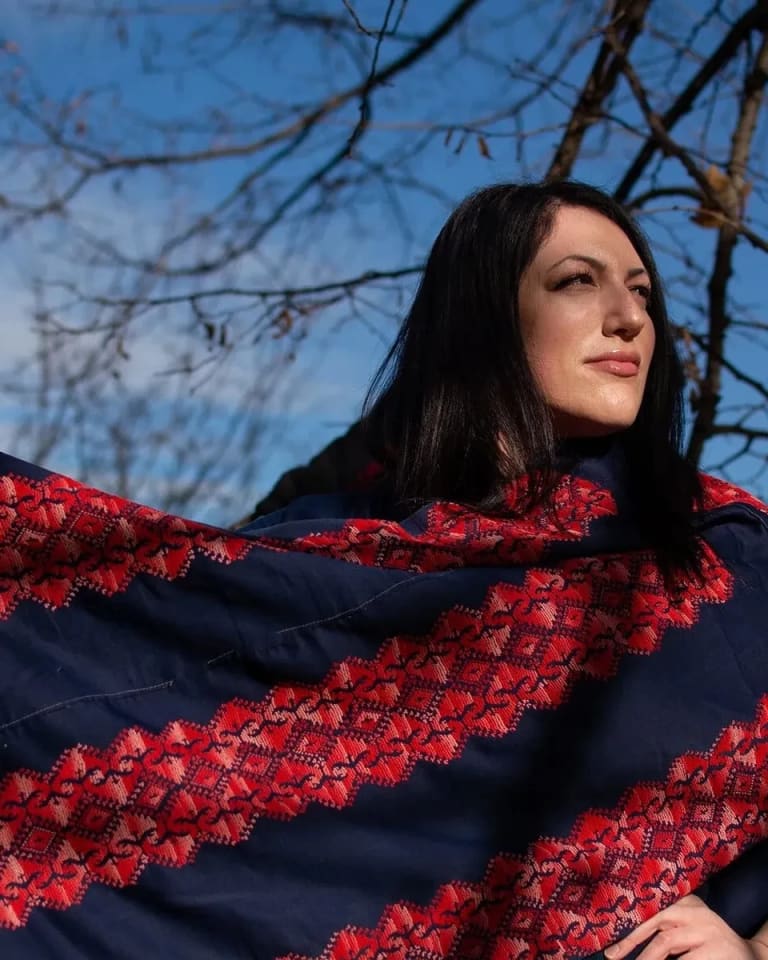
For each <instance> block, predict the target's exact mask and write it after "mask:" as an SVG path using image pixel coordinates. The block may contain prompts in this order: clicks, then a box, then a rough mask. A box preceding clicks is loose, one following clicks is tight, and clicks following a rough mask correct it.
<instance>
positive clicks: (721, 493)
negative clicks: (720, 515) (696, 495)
mask: <svg viewBox="0 0 768 960" xmlns="http://www.w3.org/2000/svg"><path fill="white" fill-rule="evenodd" d="M701 485H702V502H701V506H702V509H703V510H716V509H717V507H725V506H729V505H730V504H732V503H744V504H746V505H747V506H750V507H754V508H755V509H756V510H759V511H760V512H761V513H768V506H766V505H765V504H764V503H763V502H762V501H761V500H758V499H757V497H753V496H752V494H751V493H747V491H746V490H742V489H741V488H740V487H736V486H734V485H733V484H732V483H728V482H727V481H725V480H719V479H718V478H717V477H710V476H709V475H708V474H702V475H701Z"/></svg>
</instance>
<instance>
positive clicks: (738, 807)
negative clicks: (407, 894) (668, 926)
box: [283, 699, 768, 960]
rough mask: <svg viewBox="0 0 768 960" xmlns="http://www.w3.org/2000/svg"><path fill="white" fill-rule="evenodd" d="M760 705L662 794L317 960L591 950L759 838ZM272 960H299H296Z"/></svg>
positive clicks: (352, 931) (590, 820)
mask: <svg viewBox="0 0 768 960" xmlns="http://www.w3.org/2000/svg"><path fill="white" fill-rule="evenodd" d="M767 768H768V699H763V700H762V701H761V702H760V704H759V708H758V712H757V717H756V719H755V721H754V723H752V724H739V723H734V724H732V725H730V726H729V727H727V728H726V730H725V731H724V732H723V734H722V735H721V736H720V737H719V739H718V740H717V742H716V743H715V745H714V747H713V748H712V750H711V751H710V752H709V753H708V754H685V755H683V756H682V757H679V758H678V759H677V760H675V762H674V763H673V764H672V767H671V769H670V772H669V775H668V777H667V780H666V782H658V783H643V784H639V785H638V786H635V787H632V788H631V789H630V790H629V791H628V792H627V793H626V795H625V796H624V798H623V799H622V800H621V802H620V803H619V804H618V805H617V806H616V807H615V808H614V809H613V810H608V811H601V810H592V811H589V812H588V813H586V814H584V815H583V816H582V817H580V818H579V820H578V821H577V822H576V825H575V826H574V828H573V830H572V831H571V833H570V835H569V836H567V837H565V838H558V839H549V838H547V839H541V840H537V841H536V842H535V843H533V844H531V846H530V847H529V848H528V850H527V852H526V853H525V854H524V855H523V856H512V855H506V854H504V855H500V856H498V857H496V858H494V859H493V860H492V861H491V862H490V864H489V866H488V869H487V871H486V875H485V878H484V880H483V881H482V882H481V883H478V884H472V883H462V882H458V881H457V882H453V883H446V884H445V885H444V886H442V887H440V889H439V890H438V891H437V894H436V895H435V897H434V899H433V900H432V902H431V903H430V904H429V906H427V907H420V906H417V905H415V904H411V903H397V904H394V905H393V906H390V907H388V908H387V909H386V911H385V912H384V914H383V916H382V917H381V920H380V921H379V923H378V925H377V926H376V927H375V928H374V929H369V930H366V929H361V928H359V927H348V928H346V929H344V930H342V931H340V932H339V933H337V934H336V935H335V936H334V937H333V939H332V940H331V941H330V943H329V944H328V946H327V948H326V949H325V950H324V951H323V953H322V954H321V955H320V958H321V960H349V958H351V957H354V958H355V960H374V958H379V957H384V956H386V957H387V960H400V958H405V957H424V958H427V957H428V958H430V960H465V958H469V957H471V958H472V960H501V958H505V960H506V958H512V957H519V958H522V957H525V958H526V960H543V958H545V957H546V958H547V960H565V958H566V957H574V956H577V957H578V956H585V955H588V954H591V953H595V952H597V951H599V950H603V949H604V948H605V947H606V946H608V944H610V943H612V942H614V941H615V940H617V939H619V937H620V936H622V935H623V934H625V933H626V932H627V931H628V929H629V928H630V927H633V926H636V925H637V924H638V923H640V922H642V921H643V920H646V919H647V918H648V917H651V916H653V915H654V914H656V913H657V912H658V911H659V910H661V909H663V908H664V907H665V906H668V905H669V904H670V903H673V902H674V901H676V900H678V899H679V898H680V897H682V896H685V895H686V894H688V893H690V892H691V891H692V890H695V889H696V887H698V886H699V885H700V884H701V883H702V882H703V881H704V879H705V878H706V877H707V876H708V875H709V874H710V873H713V872H714V871H716V870H718V869H721V868H722V867H724V866H727V865H728V864H729V863H731V862H732V861H733V860H735V859H736V857H737V856H738V855H739V854H740V853H741V852H742V851H743V850H744V849H746V848H747V847H748V846H751V845H752V844H753V843H755V842H756V841H758V840H762V839H764V838H765V837H766V835H768V814H766V801H768V783H766V775H765V771H766V769H767ZM283 960H304V958H300V957H299V956H298V955H297V954H291V955H290V958H288V957H286V958H283Z"/></svg>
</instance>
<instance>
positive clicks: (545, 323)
mask: <svg viewBox="0 0 768 960" xmlns="http://www.w3.org/2000/svg"><path fill="white" fill-rule="evenodd" d="M649 284H650V278H649V277H648V273H647V272H646V270H645V268H644V267H643V264H642V261H641V260H640V257H639V256H638V254H637V251H636V250H635V248H634V247H633V246H632V243H631V242H630V240H629V238H628V237H627V235H626V234H625V233H624V231H623V230H622V229H621V228H620V227H619V226H618V225H617V224H615V223H614V222H613V221H612V220H608V219H607V218H606V217H604V216H602V214H600V213H597V211H595V210H590V209H588V208H587V207H568V206H561V207H560V208H559V209H558V211H557V214H556V216H555V220H554V225H553V229H552V231H551V233H550V234H549V236H548V237H547V239H546V240H545V241H544V243H543V244H542V245H541V246H540V247H539V250H538V252H537V254H536V256H535V257H534V259H533V262H532V263H531V265H530V266H529V267H528V269H527V270H526V271H525V273H524V274H523V277H522V280H521V283H520V294H519V296H520V302H519V309H520V321H521V327H522V334H523V340H524V343H525V348H526V353H527V356H528V362H529V363H530V366H531V370H532V371H533V374H534V376H535V378H536V380H537V382H538V384H539V387H540V389H541V390H542V392H543V394H544V397H545V399H546V401H547V403H548V404H549V407H550V409H551V410H552V413H553V417H554V425H555V430H556V432H557V434H558V435H559V436H561V437H590V436H601V435H604V434H608V433H613V432H615V431H618V430H623V429H625V428H626V427H629V426H631V425H632V424H633V423H634V421H635V418H636V417H637V414H638V411H639V410H640V404H641V402H642V399H643V391H644V389H645V382H646V379H647V377H648V368H649V366H650V363H651V357H652V356H653V348H654V343H655V333H654V329H653V322H652V321H651V318H650V316H649V315H648V310H647V307H648V295H649V291H650V287H649Z"/></svg>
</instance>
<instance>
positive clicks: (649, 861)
mask: <svg viewBox="0 0 768 960" xmlns="http://www.w3.org/2000/svg"><path fill="white" fill-rule="evenodd" d="M681 387H682V377H681V374H680V369H679V365H678V362H677V360H676V357H675V353H674V347H673V342H672V337H671V332H670V328H669V324H668V321H667V318H666V314H665V310H664V304H663V298H662V294H661V289H660V282H659V279H658V276H657V272H656V269H655V266H654V264H653V260H652V258H651V255H650V253H649V251H648V248H647V245H646V243H645V241H644V240H643V238H642V236H641V235H640V233H639V231H638V230H637V228H636V227H635V226H634V224H633V223H632V222H631V221H630V220H629V219H628V218H627V217H626V215H625V214H624V213H623V212H622V210H621V209H620V208H619V207H617V206H616V205H615V204H614V203H613V202H612V201H611V200H610V199H608V198H607V197H606V196H605V195H604V194H602V193H600V192H599V191H596V190H593V189H592V188H589V187H585V186H583V185H578V184H573V183H559V184H547V185H538V186H537V185H532V186H523V187H517V186H504V185H502V186H497V187H492V188H489V189H488V190H484V191H481V192H480V193H478V194H476V195H474V196H473V197H470V198H469V199H468V200H467V201H466V202H465V203H464V204H462V206H461V207H459V209H458V210H457V211H456V212H455V213H454V214H453V215H452V217H451V218H450V219H449V221H448V223H447V224H446V226H445V227H444V228H443V230H442V232H441V234H440V236H439V237H438V239H437V241H436V244H435V247H434V248H433V251H432V253H431V255H430V258H429V262H428V264H427V268H426V270H425V274H424V278H423V281H422V284H421V286H420V288H419V291H418V293H417V296H416V299H415V301H414V305H413V307H412V310H411V312H410V314H409V316H408V318H407V319H406V321H405V324H404V326H403V329H402V331H401V333H400V335H399V337H398V340H397V342H396V344H395V347H394V348H393V351H392V353H391V355H390V357H389V359H388V362H387V363H386V364H385V366H384V368H383V371H382V373H381V375H380V377H379V378H378V380H377V387H376V389H375V390H374V392H373V393H372V395H371V399H370V401H369V405H368V416H367V428H368V430H369V434H370V438H371V443H372V446H373V448H374V450H375V452H376V454H377V457H378V459H379V461H380V462H381V464H382V466H383V468H384V472H383V475H382V476H381V478H380V479H379V481H378V485H377V487H376V489H375V491H372V492H370V493H368V494H357V495H350V496H343V495H331V496H315V497H309V498H304V499H303V500H300V501H297V502H295V503H294V504H292V505H290V506H289V507H287V508H285V509H284V510H283V511H281V512H280V513H279V514H278V515H274V514H273V515H272V516H270V517H268V518H266V519H264V520H261V521H259V522H258V523H256V524H254V525H252V527H251V528H248V530H247V531H246V533H247V534H248V536H249V537H250V539H244V538H243V537H237V536H232V535H225V534H223V532H221V531H214V530H211V529H210V528H204V527H200V526H198V525H194V524H190V523H189V522H187V521H182V520H180V519H178V518H167V517H162V516H159V515H157V514H154V513H153V512H151V511H146V510H145V509H144V508H138V507H136V506H135V505H131V504H126V503H124V502H120V501H117V500H116V499H115V498H110V497H108V496H107V495H105V494H101V493H99V492H98V491H91V490H87V489H84V488H81V487H79V486H78V485H77V484H74V483H73V482H72V481H68V480H66V479H65V478H60V477H52V476H51V475H47V474H44V473H41V472H40V471H37V470H36V468H31V467H29V466H28V465H23V464H19V463H17V462H11V461H10V460H9V459H8V458H6V459H5V461H4V462H3V463H0V466H1V467H2V468H3V472H4V473H6V474H7V475H6V477H5V478H4V479H3V481H2V483H0V498H1V499H2V502H0V523H2V529H3V531H4V541H3V551H2V552H0V585H3V590H0V625H2V628H3V631H4V632H3V638H2V643H0V677H5V678H7V679H6V680H2V681H0V683H3V684H4V686H3V688H2V689H0V710H2V711H3V713H2V716H0V729H2V732H3V737H4V739H3V750H4V754H3V762H4V767H5V769H6V770H7V771H9V772H8V773H7V774H6V776H5V777H4V778H3V780H2V782H0V850H2V851H3V853H4V856H5V857H6V859H5V860H0V924H2V926H4V927H5V928H6V929H5V930H4V931H2V932H0V947H2V951H3V953H2V955H3V957H7V958H11V960H14V958H17V957H27V956H35V957H47V956H51V957H54V956H55V957H56V958H57V960H62V958H67V957H73V958H74V957H79V956H83V955H86V956H98V955H110V956H114V957H121V958H123V957H124V958H126V960H127V958H135V957H139V956H142V955H145V956H153V955H154V956H157V955H159V953H160V951H161V950H162V951H163V952H165V953H168V954H169V955H176V956H184V957H185V958H187V960H189V958H196V957H203V956H211V955H216V956H226V957H246V956H259V957H275V956H291V957H294V958H295V957H298V956H319V955H321V956H323V957H324V958H327V960H337V958H342V957H345V958H346V957H352V956H354V957H371V958H373V957H377V958H378V957H383V956H387V957H392V958H394V957H414V958H415V957H419V958H429V960H432V958H439V957H452V958H456V960H470V958H481V957H482V958H486V957H487V958H502V957H531V958H544V957H548V958H550V957H551V958H555V957H556V958H562V960H567V958H577V957H585V956H588V955H590V954H599V953H600V952H601V951H603V950H605V951H606V953H607V954H608V955H610V957H611V960H614V958H621V960H623V958H624V957H626V956H628V955H629V952H630V951H631V950H634V949H635V948H637V947H638V946H642V945H643V944H644V943H645V941H647V940H649V938H650V943H648V945H647V946H645V947H643V952H642V954H641V956H642V957H643V960H660V958H662V957H666V956H670V955H687V956H690V957H692V958H694V960H705V958H706V957H717V958H718V960H736V958H747V957H761V956H766V955H768V931H766V929H765V928H762V929H761V926H760V925H761V923H762V922H763V921H764V920H765V913H766V908H765V894H764V890H763V888H764V883H763V884H762V885H761V883H760V878H761V877H764V875H765V870H766V868H767V867H768V864H766V860H767V859H768V858H767V857H766V852H765V847H766V845H765V844H764V843H762V842H761V841H762V840H763V839H764V838H765V836H766V833H768V824H766V815H765V806H766V804H765V796H766V784H767V782H768V773H767V770H768V701H766V697H765V691H766V689H767V688H768V665H766V663H765V659H766V658H765V657H764V654H763V636H762V626H761V623H762V605H763V601H762V599H761V598H762V596H763V595H764V591H765V587H766V583H765V579H766V571H768V543H766V541H767V540H768V538H766V536H765V528H766V516H765V512H764V510H765V508H764V507H763V506H762V505H761V504H759V503H758V502H757V501H755V500H754V499H753V498H751V497H749V496H748V495H747V494H744V493H742V492H741V491H738V490H735V489H733V488H731V487H729V486H728V485H726V484H722V483H720V482H718V481H713V480H711V479H709V478H703V479H702V478H699V477H697V475H696V473H695V471H694V470H693V469H692V468H691V467H690V466H689V465H688V464H687V463H686V462H685V460H684V458H683V457H682V456H681V454H680V412H681V401H680V390H681ZM201 554H202V555H203V556H202V557H201V556H200V555H201ZM41 603H42V604H43V605H44V615H42V616H41V614H40V604H41ZM78 743H81V744H84V745H83V746H77V747H74V746H73V745H74V744H78ZM21 768H23V769H21ZM198 851H199V856H198ZM171 866H173V867H176V868H181V869H175V870H171V869H169V867H171ZM52 907H56V908H58V910H57V911H54V910H52V909H51V908H52ZM128 928H129V929H130V931H131V935H130V938H122V939H121V938H115V936H114V931H115V930H116V929H123V930H124V929H128ZM746 938H751V939H746ZM83 944H86V945H87V947H86V948H85V949H84V947H83Z"/></svg>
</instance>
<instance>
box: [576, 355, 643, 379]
mask: <svg viewBox="0 0 768 960" xmlns="http://www.w3.org/2000/svg"><path fill="white" fill-rule="evenodd" d="M587 363H588V364H589V366H590V367H597V369H598V370H602V371H603V372H604V373H611V374H613V375H614V376H615V377H636V376H637V375H638V373H640V357H638V356H636V355H635V354H632V353H611V354H603V355H602V356H599V357H595V358H594V359H592V360H588V361H587Z"/></svg>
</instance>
